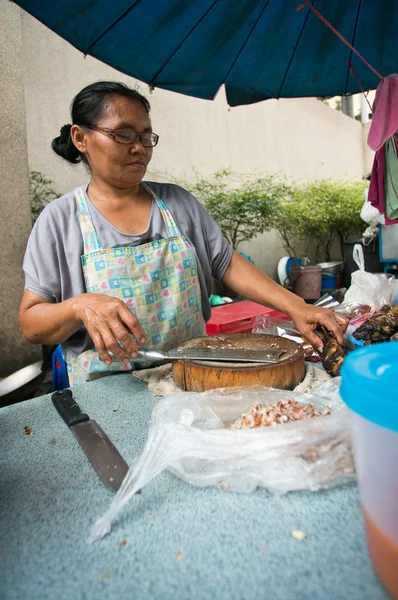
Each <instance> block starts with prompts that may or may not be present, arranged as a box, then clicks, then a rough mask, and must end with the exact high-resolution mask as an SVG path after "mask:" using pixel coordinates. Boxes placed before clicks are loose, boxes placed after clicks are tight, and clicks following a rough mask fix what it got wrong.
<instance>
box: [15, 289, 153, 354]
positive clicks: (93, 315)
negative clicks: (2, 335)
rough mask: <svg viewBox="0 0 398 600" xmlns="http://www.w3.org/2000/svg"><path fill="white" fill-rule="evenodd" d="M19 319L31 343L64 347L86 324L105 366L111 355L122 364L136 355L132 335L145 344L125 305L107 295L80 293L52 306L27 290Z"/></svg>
mask: <svg viewBox="0 0 398 600" xmlns="http://www.w3.org/2000/svg"><path fill="white" fill-rule="evenodd" d="M19 320H20V323H21V327H22V332H23V335H24V336H25V338H26V339H27V340H28V341H29V342H31V343H32V344H47V345H55V344H61V343H62V342H65V340H67V339H68V338H69V337H70V336H71V335H72V334H73V333H75V332H76V331H77V330H78V329H80V327H81V326H82V325H84V326H85V327H86V329H87V332H88V334H89V336H90V337H91V339H92V340H93V342H94V345H95V348H96V349H97V351H98V354H99V356H100V358H101V360H103V361H104V362H105V363H106V364H110V363H111V362H112V357H111V355H110V352H112V354H114V355H115V356H116V357H117V358H118V359H119V360H121V361H123V362H128V361H129V360H130V359H131V356H136V355H137V346H136V344H135V343H134V342H133V340H132V337H131V334H133V335H134V336H135V338H136V340H137V341H138V342H139V343H141V344H143V343H144V342H145V332H144V330H143V329H142V327H141V325H140V323H139V321H138V319H137V318H136V317H135V316H134V315H133V314H132V313H131V312H130V311H129V309H128V308H127V306H126V305H125V304H124V302H122V301H121V300H118V299H117V298H112V297H111V296H106V295H105V294H80V295H78V296H74V297H73V298H69V299H68V300H64V301H63V302H59V303H52V302H48V300H45V299H44V298H41V297H40V296H37V295H36V294H33V292H31V291H29V290H26V291H25V293H24V295H23V298H22V302H21V308H20V311H19ZM120 344H122V346H121V345H120Z"/></svg>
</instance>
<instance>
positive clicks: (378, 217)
mask: <svg viewBox="0 0 398 600" xmlns="http://www.w3.org/2000/svg"><path fill="white" fill-rule="evenodd" d="M363 195H364V197H365V202H364V203H363V205H362V208H361V213H360V217H361V219H362V221H365V223H369V225H370V226H371V227H375V226H377V225H378V224H379V223H381V224H382V225H384V222H385V218H384V215H383V214H382V213H380V212H379V211H378V210H377V208H375V207H374V206H373V205H372V204H371V203H370V202H369V200H368V190H367V189H366V190H364V194H363Z"/></svg>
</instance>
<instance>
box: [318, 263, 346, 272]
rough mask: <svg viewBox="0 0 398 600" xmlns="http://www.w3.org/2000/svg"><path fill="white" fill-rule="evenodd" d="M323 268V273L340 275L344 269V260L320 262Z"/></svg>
mask: <svg viewBox="0 0 398 600" xmlns="http://www.w3.org/2000/svg"><path fill="white" fill-rule="evenodd" d="M318 265H319V266H320V267H321V269H322V273H329V274H330V275H338V274H339V273H341V271H342V270H343V262H342V261H340V260H332V261H331V262H323V263H318Z"/></svg>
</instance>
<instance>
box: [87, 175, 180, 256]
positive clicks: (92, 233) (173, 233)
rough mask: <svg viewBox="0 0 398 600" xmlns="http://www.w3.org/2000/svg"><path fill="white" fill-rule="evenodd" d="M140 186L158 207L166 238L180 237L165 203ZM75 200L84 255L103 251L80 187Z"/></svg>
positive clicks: (144, 185)
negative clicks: (166, 234) (165, 229)
mask: <svg viewBox="0 0 398 600" xmlns="http://www.w3.org/2000/svg"><path fill="white" fill-rule="evenodd" d="M141 185H142V186H143V188H144V189H145V190H146V191H147V192H148V193H149V194H151V196H152V197H153V198H154V200H155V202H156V204H157V205H158V207H159V210H160V214H161V215H162V218H163V220H164V222H165V225H166V228H167V232H168V237H178V236H180V235H181V233H180V230H179V229H178V227H177V224H176V222H175V220H174V219H173V216H172V214H171V212H170V211H169V209H168V208H167V206H166V205H165V203H164V202H163V201H162V200H161V199H160V198H159V197H158V196H156V194H155V193H154V192H153V191H152V190H151V188H150V187H149V185H148V184H146V183H144V182H142V184H141ZM75 198H76V204H77V211H78V216H79V223H80V229H81V231H82V236H83V244H84V254H89V253H90V252H96V251H97V250H103V246H102V244H101V240H100V239H99V237H98V235H97V232H96V230H95V227H94V223H93V220H92V218H91V214H90V211H89V208H88V204H87V200H86V196H85V193H84V189H83V188H82V187H78V188H76V189H75Z"/></svg>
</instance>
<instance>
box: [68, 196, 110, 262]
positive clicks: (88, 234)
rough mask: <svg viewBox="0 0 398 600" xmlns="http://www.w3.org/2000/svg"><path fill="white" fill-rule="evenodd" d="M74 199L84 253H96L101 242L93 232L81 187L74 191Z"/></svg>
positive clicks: (93, 228)
mask: <svg viewBox="0 0 398 600" xmlns="http://www.w3.org/2000/svg"><path fill="white" fill-rule="evenodd" d="M75 199H76V204H77V214H78V217H79V223H80V229H81V232H82V236H83V244H84V253H83V254H89V253H90V252H96V251H97V250H102V249H103V247H102V244H101V240H100V239H99V237H98V235H97V232H96V231H95V227H94V223H93V220H92V218H91V215H90V211H89V208H88V205H87V200H86V195H85V193H84V190H83V188H82V187H78V188H76V189H75Z"/></svg>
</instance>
